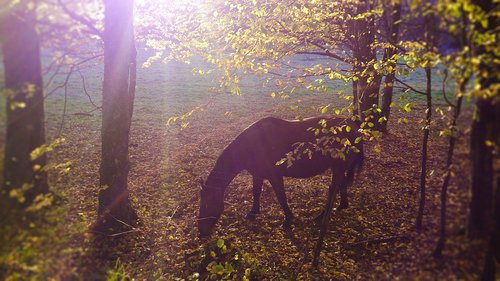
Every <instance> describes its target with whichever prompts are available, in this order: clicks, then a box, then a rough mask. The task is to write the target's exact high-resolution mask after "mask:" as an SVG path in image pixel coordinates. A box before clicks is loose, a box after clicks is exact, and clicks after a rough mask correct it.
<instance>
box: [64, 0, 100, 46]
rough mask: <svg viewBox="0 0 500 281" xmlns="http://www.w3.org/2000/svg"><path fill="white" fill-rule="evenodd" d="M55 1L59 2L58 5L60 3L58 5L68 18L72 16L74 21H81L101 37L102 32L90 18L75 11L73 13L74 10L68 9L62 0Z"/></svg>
mask: <svg viewBox="0 0 500 281" xmlns="http://www.w3.org/2000/svg"><path fill="white" fill-rule="evenodd" d="M57 3H59V5H60V6H61V8H62V9H63V11H64V12H65V13H66V14H67V15H68V16H69V17H70V18H72V19H73V20H75V21H77V22H79V23H81V24H83V25H85V26H86V27H87V28H88V29H89V30H90V32H91V33H92V34H95V35H97V36H99V37H101V38H103V35H102V32H101V31H100V30H99V29H97V28H96V27H95V25H94V23H93V22H92V21H91V20H89V19H87V18H85V17H83V16H81V15H79V14H77V13H75V12H73V11H71V10H70V9H68V7H67V6H66V4H64V3H63V2H62V0H57Z"/></svg>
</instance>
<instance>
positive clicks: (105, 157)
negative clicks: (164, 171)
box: [93, 0, 137, 233]
mask: <svg viewBox="0 0 500 281" xmlns="http://www.w3.org/2000/svg"><path fill="white" fill-rule="evenodd" d="M104 7H105V22H104V25H105V27H104V28H105V29H104V83H103V104H102V131H101V138H102V160H101V161H102V162H101V168H100V185H101V187H102V189H101V191H100V192H99V209H98V219H97V223H96V224H95V226H94V228H93V230H94V231H96V232H103V233H116V232H119V231H123V230H128V229H130V228H131V227H133V226H134V225H135V224H136V220H137V215H136V213H135V211H134V210H133V209H132V207H131V204H130V200H129V192H128V187H127V180H128V172H129V158H128V147H129V132H130V123H131V119H132V109H133V99H134V93H135V55H136V51H135V45H134V34H133V1H132V0H105V1H104Z"/></svg>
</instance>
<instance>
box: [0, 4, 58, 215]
mask: <svg viewBox="0 0 500 281" xmlns="http://www.w3.org/2000/svg"><path fill="white" fill-rule="evenodd" d="M12 5H13V7H11V8H10V9H9V10H8V11H7V13H6V14H4V15H0V38H1V44H2V55H3V61H4V65H5V86H6V89H7V91H6V92H7V109H6V112H7V132H6V145H5V159H4V182H3V185H2V190H1V194H0V195H1V197H2V199H3V200H2V205H3V204H6V206H11V207H14V206H28V205H30V204H31V203H32V202H33V201H34V200H35V198H36V197H37V195H40V194H44V193H47V192H48V191H49V187H48V184H47V174H46V172H45V170H44V169H43V167H44V166H45V164H46V156H45V153H43V151H41V150H38V152H40V153H37V151H35V150H36V149H37V148H42V147H43V145H44V144H45V127H44V122H45V113H44V95H43V79H42V70H41V61H40V43H39V37H38V34H37V31H36V29H35V18H36V14H35V8H36V5H34V6H30V5H28V4H26V3H25V1H22V2H21V3H18V4H15V3H13V4H12ZM2 209H3V210H9V207H4V206H2Z"/></svg>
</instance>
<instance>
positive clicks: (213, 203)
mask: <svg viewBox="0 0 500 281" xmlns="http://www.w3.org/2000/svg"><path fill="white" fill-rule="evenodd" d="M200 185H201V190H200V212H199V215H198V231H199V234H200V237H208V236H210V234H211V233H212V229H213V228H214V226H215V224H216V223H217V221H218V220H219V218H220V216H221V214H222V211H223V210H224V190H223V189H221V188H217V187H212V186H210V187H207V185H206V183H205V182H204V181H203V180H202V179H200Z"/></svg>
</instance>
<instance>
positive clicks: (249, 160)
mask: <svg viewBox="0 0 500 281" xmlns="http://www.w3.org/2000/svg"><path fill="white" fill-rule="evenodd" d="M322 120H324V121H322ZM324 122H326V124H325V123H324ZM320 123H323V126H322V125H321V124H320ZM343 125H345V126H349V127H350V130H349V131H350V132H347V131H346V130H345V126H343ZM338 126H343V127H344V130H343V132H337V133H336V136H335V137H338V138H339V139H343V138H347V139H349V140H350V142H351V143H354V140H355V138H356V137H357V136H358V135H359V133H358V132H357V130H358V126H357V125H356V124H355V123H354V122H352V121H351V120H350V119H346V118H340V117H314V118H308V119H304V120H301V121H298V120H297V121H296V120H293V121H288V120H283V119H279V118H274V117H267V118H264V119H261V120H259V121H257V122H255V123H254V124H252V125H251V126H249V127H248V128H247V129H245V130H244V131H243V132H242V133H241V134H240V135H239V136H238V137H237V138H236V139H235V140H234V141H233V143H231V145H230V147H231V146H232V148H231V150H232V151H233V154H234V156H233V158H237V159H238V160H237V161H238V162H239V164H240V165H241V169H245V170H248V171H249V172H250V173H251V174H252V175H254V176H258V177H261V178H271V177H277V176H281V177H282V176H288V177H295V178H307V177H311V176H315V175H317V174H320V173H322V172H324V171H325V170H326V169H328V168H331V167H332V166H334V165H346V164H348V163H343V162H342V161H343V160H341V159H337V158H334V157H332V155H331V154H330V153H325V152H324V151H319V150H316V149H314V147H312V146H314V144H315V143H317V139H318V138H320V136H321V134H316V133H315V131H316V129H318V128H321V129H320V130H321V131H323V132H324V130H322V129H323V128H325V129H326V128H327V129H329V128H331V127H338ZM316 132H317V131H316ZM329 132H330V133H332V132H331V131H329ZM328 134H329V133H327V135H328ZM341 145H342V144H340V143H336V142H334V143H332V144H331V145H330V146H331V147H329V148H330V149H336V148H341ZM308 149H309V150H308ZM348 161H350V159H346V162H348ZM280 162H281V164H279V165H278V163H280Z"/></svg>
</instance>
